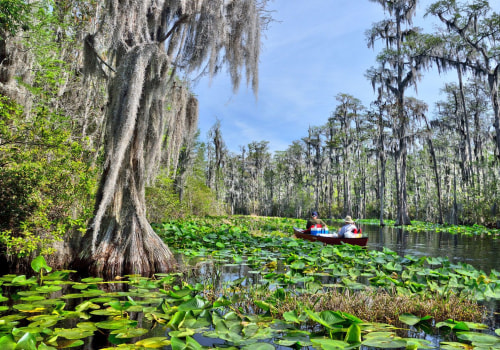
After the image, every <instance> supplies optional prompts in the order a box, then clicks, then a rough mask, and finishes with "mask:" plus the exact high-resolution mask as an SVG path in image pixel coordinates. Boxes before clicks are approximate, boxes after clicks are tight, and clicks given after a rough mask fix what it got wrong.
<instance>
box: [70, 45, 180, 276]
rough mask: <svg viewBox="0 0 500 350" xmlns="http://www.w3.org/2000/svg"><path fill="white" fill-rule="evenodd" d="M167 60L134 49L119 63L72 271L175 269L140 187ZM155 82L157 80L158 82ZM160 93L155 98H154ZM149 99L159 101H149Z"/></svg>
mask: <svg viewBox="0 0 500 350" xmlns="http://www.w3.org/2000/svg"><path fill="white" fill-rule="evenodd" d="M167 67H168V59H167V57H166V55H165V54H164V52H162V51H161V49H160V48H158V47H157V46H156V45H154V44H149V45H144V46H137V47H136V48H134V49H132V50H130V51H129V52H128V53H127V54H126V55H125V57H123V59H122V60H121V64H120V66H119V68H118V71H117V74H116V76H115V77H114V78H113V81H112V83H111V84H110V88H109V90H110V91H109V96H110V104H109V105H110V107H109V112H108V117H107V120H108V125H107V127H106V131H105V136H106V144H105V155H106V161H105V165H104V172H103V175H102V180H101V183H100V186H99V189H98V193H97V200H96V206H95V215H94V219H93V222H92V224H91V225H90V226H89V229H88V231H87V233H86V235H85V236H84V237H83V242H82V247H83V249H82V252H81V254H80V256H79V257H78V259H77V260H76V261H75V265H76V266H82V267H83V266H85V267H88V272H89V273H90V274H92V275H98V276H104V277H108V278H112V277H115V276H117V275H123V274H140V275H151V274H152V273H153V272H168V271H171V270H172V269H173V268H174V267H175V265H176V263H175V259H174V256H173V254H172V253H171V252H170V250H169V249H168V247H167V246H166V245H165V244H164V243H163V241H162V240H161V239H160V237H158V235H157V234H156V233H155V232H154V231H153V229H152V228H151V226H150V224H149V222H148V221H147V219H146V205H145V196H144V192H145V184H146V181H147V179H148V178H149V177H151V176H152V175H151V174H150V173H149V171H150V168H151V166H150V164H151V163H154V162H155V161H156V159H157V157H159V154H160V151H159V147H160V145H161V138H162V135H163V132H164V125H165V120H162V118H161V116H162V110H163V108H164V107H165V106H164V104H163V102H164V99H165V98H166V93H165V88H166V86H165V84H166V82H167V81H168V79H166V77H165V76H163V77H158V76H155V74H152V72H154V71H156V72H158V71H159V72H162V74H163V75H165V74H167V71H168V69H167ZM158 78H160V79H158ZM159 93H160V95H158V94H159ZM154 96H163V98H160V99H154V98H153V97H154Z"/></svg>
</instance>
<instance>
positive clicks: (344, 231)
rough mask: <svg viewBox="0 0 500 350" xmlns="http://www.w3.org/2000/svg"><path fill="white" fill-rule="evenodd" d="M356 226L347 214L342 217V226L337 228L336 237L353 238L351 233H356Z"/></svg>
mask: <svg viewBox="0 0 500 350" xmlns="http://www.w3.org/2000/svg"><path fill="white" fill-rule="evenodd" d="M357 231H358V228H357V227H356V224H355V223H354V221H353V220H352V218H351V217H350V216H349V215H347V216H346V217H345V219H344V226H342V227H341V228H340V229H339V232H338V237H346V238H353V235H354V234H355V233H357Z"/></svg>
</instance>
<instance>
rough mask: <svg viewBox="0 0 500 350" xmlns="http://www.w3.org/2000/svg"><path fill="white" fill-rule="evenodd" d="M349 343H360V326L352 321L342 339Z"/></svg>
mask: <svg viewBox="0 0 500 350" xmlns="http://www.w3.org/2000/svg"><path fill="white" fill-rule="evenodd" d="M344 340H345V341H346V342H347V343H349V344H360V343H361V328H359V326H358V325H357V324H356V323H353V324H352V325H351V326H350V327H349V328H348V329H347V334H346V336H345V339H344Z"/></svg>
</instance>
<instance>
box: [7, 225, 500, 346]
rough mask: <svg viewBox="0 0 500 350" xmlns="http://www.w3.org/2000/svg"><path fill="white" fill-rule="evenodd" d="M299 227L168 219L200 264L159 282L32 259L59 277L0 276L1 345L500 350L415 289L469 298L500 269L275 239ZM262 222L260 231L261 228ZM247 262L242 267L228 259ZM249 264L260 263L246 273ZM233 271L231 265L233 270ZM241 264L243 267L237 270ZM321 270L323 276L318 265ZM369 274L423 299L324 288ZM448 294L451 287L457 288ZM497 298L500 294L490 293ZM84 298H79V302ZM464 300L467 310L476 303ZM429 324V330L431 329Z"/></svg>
mask: <svg viewBox="0 0 500 350" xmlns="http://www.w3.org/2000/svg"><path fill="white" fill-rule="evenodd" d="M296 224H297V220H290V219H279V218H268V217H259V218H256V217H220V218H203V219H197V220H189V221H187V220H186V221H172V222H171V223H165V224H163V225H158V226H157V227H156V229H157V230H158V231H159V232H160V234H162V235H163V237H165V239H166V240H168V242H170V241H172V242H176V243H177V245H176V247H178V248H179V250H178V251H181V250H182V252H184V253H185V254H188V256H189V254H192V256H193V259H196V260H195V261H194V262H193V265H189V266H188V267H189V268H188V269H186V270H185V271H184V273H183V272H175V273H161V274H156V275H155V276H154V277H153V278H146V277H142V276H139V275H129V276H124V277H122V278H120V280H114V281H104V280H103V279H101V278H93V277H89V278H84V279H81V280H80V281H78V282H74V281H73V278H72V279H71V280H70V279H69V278H68V277H69V273H71V272H75V271H54V272H51V270H50V268H49V267H48V266H47V264H46V262H45V259H44V258H43V257H41V256H39V257H38V258H36V259H35V260H34V261H33V262H32V266H33V268H34V270H35V271H42V270H46V271H47V272H48V273H47V274H46V275H45V276H44V279H43V280H41V279H37V278H29V279H27V278H26V276H24V275H19V276H16V275H5V276H2V277H0V284H1V285H2V289H4V288H5V289H7V288H8V290H9V293H8V294H7V293H5V296H4V295H0V322H1V324H2V327H1V328H0V347H1V348H2V349H3V348H5V349H35V350H36V349H56V348H57V349H60V348H70V347H79V346H84V347H88V346H90V342H91V341H92V340H91V338H92V336H94V335H97V334H99V335H100V336H102V337H103V339H104V338H107V340H103V343H102V345H103V346H102V348H103V349H110V350H111V349H116V347H113V346H117V345H118V348H122V347H123V348H124V349H139V348H141V349H142V348H163V347H166V346H169V345H170V346H171V347H172V348H173V349H174V348H175V349H202V348H204V346H202V345H201V344H200V343H198V341H197V340H195V339H199V338H197V337H196V336H195V335H201V336H203V337H205V339H210V338H213V339H214V342H215V343H219V342H220V341H224V344H225V346H226V347H228V348H234V349H236V348H240V349H248V350H250V349H266V350H267V349H273V348H275V345H280V346H283V347H290V348H294V349H298V348H302V347H311V346H314V347H315V348H318V349H357V348H359V347H360V346H364V347H370V348H375V349H387V348H406V349H428V348H432V344H431V343H430V342H429V341H428V340H426V339H424V337H426V335H427V334H432V336H433V338H435V339H434V341H439V345H441V346H445V347H446V345H447V344H450V342H447V341H446V340H448V339H449V338H451V339H453V340H457V341H456V342H454V344H455V345H456V346H457V347H456V348H464V347H465V345H466V344H468V343H469V342H472V343H473V346H472V347H470V348H471V349H473V348H474V349H476V348H477V349H480V348H484V347H485V346H486V345H488V346H490V347H491V348H497V347H498V345H499V344H500V337H498V335H500V330H498V329H497V330H495V334H496V335H495V334H486V333H485V332H486V331H488V330H489V327H488V326H487V325H486V324H482V323H476V322H474V321H469V320H471V318H469V317H467V316H466V315H464V318H456V317H455V318H453V319H451V318H448V317H445V318H443V317H441V318H439V319H437V318H436V317H435V316H431V315H429V314H425V313H422V308H423V307H424V305H423V303H430V302H432V301H435V304H431V307H432V309H434V307H438V305H441V304H442V303H447V302H448V301H447V300H446V299H445V298H441V297H439V296H438V295H437V294H434V293H432V292H429V291H427V292H419V293H412V292H411V291H412V288H413V287H412V286H414V285H416V284H417V282H419V283H420V284H421V285H424V284H426V283H431V282H432V283H434V284H435V285H437V284H442V285H445V284H450V279H453V280H454V284H455V287H453V288H457V289H464V290H467V292H466V293H464V298H465V297H470V291H471V290H477V289H483V288H484V287H488V286H489V287H488V288H490V289H493V288H498V282H499V277H500V275H499V274H498V273H497V272H492V274H491V275H490V276H489V277H487V278H486V276H480V275H479V274H480V272H479V271H477V270H475V269H474V268H472V267H467V266H466V265H465V264H460V265H457V266H453V267H450V266H445V264H443V267H442V268H439V269H437V268H436V269H433V270H429V268H428V265H426V264H425V262H426V261H429V258H425V257H423V258H421V259H417V258H411V257H405V258H402V257H399V256H398V255H397V254H396V253H395V252H392V251H389V250H385V251H384V252H378V251H369V250H366V249H361V248H360V249H358V248H359V247H358V248H356V247H354V246H349V245H342V246H335V247H333V246H329V247H323V246H322V245H320V244H316V243H312V242H308V241H302V240H296V239H292V238H290V237H287V236H280V235H274V234H273V235H268V234H267V233H268V232H273V231H275V230H276V229H277V228H280V229H285V230H286V229H287V228H288V227H289V226H291V225H296ZM250 228H251V229H252V230H257V231H255V232H252V233H250V232H249V229H250ZM182 236H183V239H180V238H182ZM218 243H219V244H218ZM190 250H191V251H190ZM236 257H239V258H238V259H235V258H236ZM241 257H243V259H241ZM236 260H238V261H239V262H238V263H237V264H232V263H228V261H236ZM435 260H436V261H434V260H432V261H431V262H429V264H431V263H432V264H433V265H436V264H441V263H442V262H444V259H435ZM438 260H439V261H438ZM276 261H279V265H280V266H278V267H277V268H276V269H274V270H273V271H272V272H270V270H269V268H268V267H269V265H270V263H269V262H276ZM298 262H300V265H302V266H304V267H303V268H300V269H291V268H290V267H291V266H292V265H294V264H295V265H299V264H298ZM396 262H397V263H402V264H404V269H405V272H403V273H402V274H400V276H395V275H394V273H393V271H392V270H391V269H386V268H385V266H386V265H388V263H393V265H394V263H396ZM200 263H202V264H201V265H200ZM195 264H196V265H198V267H199V266H202V268H201V270H200V271H203V273H195V274H193V275H192V274H191V271H192V269H191V268H193V269H197V267H195V266H194V265H195ZM209 264H213V265H209ZM245 266H248V267H250V268H252V269H253V270H252V271H249V272H248V274H247V275H246V276H244V277H240V273H241V271H242V268H243V267H245ZM225 267H228V268H229V270H227V269H226V270H225V272H224V268H225ZM232 268H236V269H238V270H239V271H240V273H238V274H235V273H234V269H232ZM212 269H213V270H214V273H215V275H216V276H215V281H219V282H221V281H223V282H221V283H218V284H208V283H206V282H205V281H206V279H207V278H210V277H209V274H210V271H211V270H212ZM313 270H314V271H315V272H311V271H313ZM359 272H362V273H359ZM361 275H362V276H364V277H370V276H375V275H376V276H377V277H378V281H379V282H380V281H382V279H383V277H388V276H392V277H391V279H392V280H393V282H389V281H387V282H388V283H394V284H397V285H398V289H397V291H396V289H395V288H393V287H389V288H388V289H389V291H390V293H392V294H390V295H389V296H388V297H389V299H388V302H389V303H391V304H392V303H399V301H398V300H401V299H399V298H398V294H399V292H400V290H407V291H410V294H411V295H410V296H408V298H407V299H404V300H405V301H406V304H399V305H398V308H397V311H396V313H395V314H393V313H392V312H390V311H388V310H387V304H381V305H378V304H377V301H378V300H379V299H377V298H378V297H380V296H381V295H384V294H385V293H386V292H383V291H382V289H381V288H379V287H378V286H377V285H375V287H374V288H372V287H370V286H369V284H371V282H370V281H369V280H367V282H366V285H365V288H366V289H365V290H364V291H363V292H361V293H359V294H358V293H356V292H352V291H350V290H349V287H348V286H347V285H345V286H344V285H342V284H341V283H343V282H341V281H340V279H338V280H337V282H336V283H335V284H326V283H320V282H324V281H325V279H326V278H327V277H328V276H330V277H333V278H337V277H341V276H343V278H342V280H344V279H347V278H350V279H354V278H356V277H357V276H361ZM459 279H460V280H459ZM370 280H373V278H371V279H370ZM471 282H474V284H472V283H471ZM203 283H204V284H203ZM351 283H352V282H351ZM457 284H460V286H458V285H457ZM493 285H495V286H496V287H494V286H493ZM370 288H371V290H370ZM382 288H383V287H382ZM110 289H111V290H112V291H110ZM335 291H337V294H335ZM446 294H450V290H448V291H447V292H446ZM335 295H338V297H339V298H340V300H341V304H340V305H341V306H339V307H338V308H337V307H335V308H332V307H330V306H331V305H332V304H328V301H329V299H330V298H332V297H334V296H335ZM476 295H477V292H476ZM446 298H449V299H451V296H450V295H448V296H446ZM489 298H491V299H493V298H496V299H499V298H500V296H495V295H493V294H492V293H491V291H490V296H489ZM435 299H437V300H435ZM73 300H74V301H75V302H70V301H73ZM350 300H354V301H355V305H356V310H357V309H359V308H362V305H361V304H369V305H366V306H367V308H369V309H378V310H382V311H381V317H384V319H385V320H388V321H383V322H390V323H391V321H390V320H391V319H392V321H395V320H397V319H399V321H400V322H402V323H404V324H406V325H409V326H412V327H415V328H416V329H418V330H419V331H417V332H415V331H411V332H409V331H406V330H405V331H404V334H405V335H402V334H403V333H402V332H398V328H397V327H396V326H395V325H394V324H388V323H381V322H377V321H367V320H366V319H364V318H363V317H360V316H359V315H357V311H355V312H350V311H346V310H344V308H345V306H346V304H348V303H349V301H350ZM462 301H464V300H462ZM460 305H461V306H462V307H465V308H466V309H467V310H470V308H471V306H472V304H467V303H464V304H460ZM453 306H454V305H451V304H449V305H444V308H445V309H446V310H447V312H454V310H453V309H454V307H453ZM408 307H413V310H414V311H415V312H411V313H410V312H408V311H406V309H403V308H408ZM136 317H138V318H139V319H140V320H141V322H138V321H137V320H136ZM433 325H435V326H433ZM420 326H422V328H419V327H420ZM426 327H427V328H426ZM430 328H434V329H436V328H449V329H450V332H449V333H450V334H451V336H447V334H446V332H441V334H439V335H436V334H434V333H432V330H431V329H430ZM425 329H428V330H430V333H428V332H427V331H425ZM420 330H422V331H425V335H424V336H423V333H422V332H421V331H420ZM490 333H492V332H490ZM404 336H406V337H407V338H406V337H404ZM105 343H107V345H104V344H105ZM474 344H475V345H474ZM204 345H205V347H206V344H204ZM104 346H107V347H104ZM208 347H210V346H208Z"/></svg>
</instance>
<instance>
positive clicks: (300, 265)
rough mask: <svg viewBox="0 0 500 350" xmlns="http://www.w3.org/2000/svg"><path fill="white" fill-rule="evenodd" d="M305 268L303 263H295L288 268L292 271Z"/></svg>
mask: <svg viewBox="0 0 500 350" xmlns="http://www.w3.org/2000/svg"><path fill="white" fill-rule="evenodd" d="M305 267H306V264H305V263H304V262H303V261H295V262H293V263H292V264H291V265H290V268H291V269H294V270H303V269H304V268H305Z"/></svg>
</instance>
